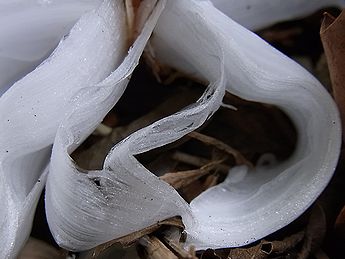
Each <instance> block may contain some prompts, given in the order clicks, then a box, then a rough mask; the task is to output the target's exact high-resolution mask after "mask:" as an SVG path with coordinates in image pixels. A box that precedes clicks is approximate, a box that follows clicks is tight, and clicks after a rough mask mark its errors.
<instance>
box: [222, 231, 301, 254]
mask: <svg viewBox="0 0 345 259" xmlns="http://www.w3.org/2000/svg"><path fill="white" fill-rule="evenodd" d="M303 237H304V231H300V232H298V233H296V234H293V235H291V236H288V237H286V238H284V239H283V240H281V241H280V240H275V241H266V240H262V241H261V242H260V243H259V244H257V245H254V246H252V247H248V248H234V249H231V250H230V252H229V255H228V259H237V258H238V259H240V258H241V259H242V258H243V259H246V258H248V259H249V258H250V259H254V258H255V259H259V258H267V257H268V256H269V255H271V254H283V253H286V252H287V251H289V250H291V249H292V248H294V247H295V246H296V245H297V244H298V243H300V242H301V241H302V239H303Z"/></svg>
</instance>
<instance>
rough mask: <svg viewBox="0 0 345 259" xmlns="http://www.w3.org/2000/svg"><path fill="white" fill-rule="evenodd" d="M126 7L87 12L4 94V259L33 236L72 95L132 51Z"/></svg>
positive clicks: (108, 5) (0, 127)
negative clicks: (58, 134) (33, 224)
mask: <svg viewBox="0 0 345 259" xmlns="http://www.w3.org/2000/svg"><path fill="white" fill-rule="evenodd" d="M121 6H122V5H116V4H115V3H114V2H113V1H105V2H104V3H103V4H102V5H101V7H100V8H99V9H96V10H94V11H92V12H91V13H88V14H86V15H85V16H83V18H82V19H81V20H80V21H79V22H78V23H77V24H76V25H75V26H74V27H73V29H72V31H71V32H70V35H69V37H67V38H65V39H64V40H62V41H61V42H60V44H59V46H58V47H57V49H56V50H55V51H54V53H53V54H52V55H51V56H50V57H49V58H48V59H47V60H45V62H43V63H42V64H41V65H40V66H39V67H37V68H36V69H35V70H34V71H33V72H31V73H30V74H28V75H27V76H25V77H24V78H23V79H21V80H20V81H18V82H16V83H15V84H14V85H13V86H12V87H11V88H10V89H9V90H8V91H7V92H5V93H4V94H3V95H2V96H1V98H0V120H1V122H0V132H1V135H0V189H1V193H0V195H1V197H0V201H1V202H0V203H1V208H2V209H1V210H0V236H1V237H6V238H1V239H0V248H1V249H0V257H1V258H6V257H14V256H15V255H16V253H18V250H19V249H20V248H21V246H22V245H23V243H24V242H25V240H26V238H27V237H28V234H29V232H30V229H31V221H32V217H33V214H34V208H35V206H36V202H37V199H38V197H39V195H40V193H41V190H42V188H43V186H44V183H45V176H44V177H42V179H41V180H40V181H38V180H39V177H40V175H41V174H42V173H43V169H44V168H45V167H46V165H47V163H48V160H49V156H50V152H51V151H50V150H51V144H52V143H53V141H54V137H55V134H56V131H57V127H58V125H59V124H60V122H61V120H62V118H64V117H65V115H66V114H65V113H66V112H67V111H68V110H69V109H70V108H71V107H72V106H71V104H72V102H71V99H72V98H77V96H75V95H76V93H77V92H78V91H79V90H80V89H81V88H84V87H85V86H88V85H92V84H95V83H98V82H99V81H101V80H102V79H104V78H105V77H106V76H108V75H109V73H110V72H111V71H112V70H113V69H114V68H115V67H116V66H117V65H118V63H119V62H120V61H121V60H122V59H123V56H124V54H125V53H126V46H125V45H126V44H125V42H124V41H125V40H124V39H125V38H126V30H125V26H124V22H123V20H124V18H123V15H122V16H121V14H122V13H123V10H122V9H121ZM119 14H120V15H119ZM110 21H111V22H110ZM112 22H114V23H115V24H116V26H114V24H113V23H112ZM99 42H102V44H99ZM28 52H30V51H28ZM32 55H33V54H32ZM37 55H38V54H37ZM12 56H14V53H13V55H12ZM35 57H36V55H33V56H31V54H29V53H28V55H27V57H26V58H27V59H28V60H31V58H33V59H34V58H35Z"/></svg>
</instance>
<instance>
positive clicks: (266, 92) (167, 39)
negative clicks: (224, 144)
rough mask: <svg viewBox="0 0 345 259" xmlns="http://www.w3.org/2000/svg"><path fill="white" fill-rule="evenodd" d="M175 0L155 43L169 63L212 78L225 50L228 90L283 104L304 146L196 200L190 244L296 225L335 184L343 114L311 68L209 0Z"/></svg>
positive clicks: (223, 243) (230, 242)
mask: <svg viewBox="0 0 345 259" xmlns="http://www.w3.org/2000/svg"><path fill="white" fill-rule="evenodd" d="M168 3H169V4H168V6H167V8H166V9H165V11H164V12H163V14H162V15H161V18H160V20H159V21H158V26H157V27H156V30H155V34H154V35H155V37H154V41H153V42H154V47H155V49H156V54H157V56H158V57H159V59H160V61H161V62H163V63H165V64H169V65H172V66H174V67H176V68H179V69H182V70H183V71H185V72H187V73H191V74H193V75H194V76H199V77H203V78H204V79H207V78H208V77H209V74H211V73H213V71H214V69H217V68H218V66H217V63H214V61H215V59H214V57H215V56H217V55H219V52H218V49H221V50H222V51H223V53H224V63H225V72H224V73H225V76H226V79H227V81H226V87H227V90H228V91H229V92H231V93H233V94H235V95H237V96H239V97H241V98H244V99H247V100H252V101H259V102H263V103H270V104H274V105H277V106H278V107H280V108H281V109H282V110H284V111H285V112H286V113H287V114H288V115H289V116H290V118H291V119H292V121H293V122H294V124H295V126H296V127H297V131H298V147H297V150H296V151H295V153H294V154H293V156H292V157H291V158H290V159H289V160H288V161H287V162H285V163H283V164H281V165H278V166H276V167H273V168H265V167H259V168H257V169H255V172H250V171H249V172H248V173H246V174H245V177H244V178H243V179H242V180H241V181H235V182H233V181H231V179H229V180H227V181H225V182H224V183H222V184H221V185H218V186H216V187H214V188H211V189H209V190H207V191H206V192H204V193H202V194H201V195H200V196H199V197H197V198H196V199H194V200H193V201H192V202H191V209H192V213H193V216H194V218H195V220H196V222H197V224H196V225H194V226H192V227H191V226H189V225H188V224H187V225H186V230H187V233H188V234H189V235H188V236H187V238H188V239H187V244H193V245H196V247H197V249H202V248H208V247H212V248H219V247H228V246H238V245H245V244H247V243H250V242H253V241H255V240H257V239H259V238H261V237H264V236H265V235H268V234H270V233H272V232H274V231H276V230H278V229H279V228H281V227H283V226H285V225H286V224H288V223H290V222H291V221H292V220H294V219H295V218H296V217H297V216H299V215H300V214H301V213H302V212H303V211H304V210H305V209H306V208H307V207H308V206H309V205H310V204H311V203H312V202H313V201H314V200H315V199H316V197H317V196H318V195H319V194H320V192H321V191H322V190H323V189H324V187H325V186H326V185H327V183H328V181H329V180H330V178H331V176H332V174H333V171H334V168H335V166H336V163H337V159H338V155H339V149H340V142H341V141H340V123H339V117H338V111H337V108H336V106H335V104H334V102H333V100H332V99H331V97H330V96H329V95H328V93H327V92H326V91H325V90H324V88H323V87H322V86H321V85H320V83H319V82H318V81H317V80H316V79H315V78H314V77H313V76H311V75H310V74H309V73H308V72H307V71H306V70H304V69H303V68H302V67H300V66H299V65H298V64H296V63H295V62H294V61H292V60H290V59H289V58H287V57H286V56H284V55H283V54H281V53H279V52H278V51H277V50H275V49H274V48H272V47H271V46H270V45H268V44H267V43H266V42H264V41H263V40H261V39H260V38H259V37H258V36H256V35H255V34H253V33H251V32H250V31H248V30H246V29H245V28H243V27H242V26H240V25H238V24H237V23H235V22H233V21H232V20H231V19H229V18H228V17H226V16H225V15H223V14H222V13H220V12H219V11H218V10H217V9H216V8H212V6H211V4H210V3H209V2H207V1H201V2H200V1H199V2H197V1H184V0H176V1H171V2H168ZM167 28H169V29H167ZM208 30H210V31H212V32H213V33H212V34H210V33H208V32H207V31H208ZM182 39H183V40H182ZM215 50H216V51H215ZM204 64H207V66H205V65H204ZM205 70H206V71H205ZM229 119H231V118H229ZM321 147H322V148H321ZM229 177H231V176H229Z"/></svg>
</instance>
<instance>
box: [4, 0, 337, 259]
mask: <svg viewBox="0 0 345 259" xmlns="http://www.w3.org/2000/svg"><path fill="white" fill-rule="evenodd" d="M221 2H222V1H215V3H216V4H221ZM232 2H240V1H232ZM247 2H248V3H249V2H250V3H251V2H253V3H256V2H259V1H243V3H247ZM266 2H269V1H266ZM295 2H296V3H297V1H291V3H295ZM299 2H304V4H305V6H309V7H308V8H306V10H305V12H309V11H310V10H311V9H312V7H311V6H312V4H310V2H312V3H314V6H316V7H319V6H320V5H319V3H321V2H323V3H325V2H327V1H299ZM316 3H317V4H316ZM223 4H224V2H223ZM220 6H221V5H220ZM237 6H238V5H237ZM272 6H273V5H272ZM225 7H227V6H225ZM276 7H277V8H278V7H279V6H277V5H276ZM278 9H279V8H278ZM225 10H231V9H229V8H228V9H225ZM291 10H292V11H291V12H292V13H293V10H295V9H294V8H292V9H291ZM86 11H88V12H86ZM85 12H86V13H85ZM0 13H1V15H0V21H1V22H0V24H1V26H2V27H1V28H0V32H2V38H1V40H0V74H1V78H0V90H1V92H0V93H4V94H3V95H2V96H1V98H0V132H1V133H0V189H1V193H0V195H1V197H0V207H1V210H0V232H1V233H0V236H1V237H2V238H1V239H0V257H1V258H13V257H15V256H16V255H17V253H18V252H19V251H20V249H21V247H22V246H23V244H24V242H25V241H26V239H27V237H28V235H29V233H30V229H31V222H32V218H33V215H34V212H35V206H36V203H37V200H38V198H39V196H40V193H41V191H42V189H43V188H44V186H45V188H46V201H45V202H46V214H47V219H48V223H49V227H50V229H51V232H52V234H53V236H54V238H55V240H56V241H57V243H58V244H59V245H61V246H62V247H64V248H66V249H69V250H72V251H80V250H86V249H89V248H92V247H94V246H96V245H98V244H101V243H104V242H106V241H109V240H111V239H115V238H118V237H121V236H123V235H126V234H129V233H131V232H133V231H137V230H140V229H142V228H144V227H147V226H149V225H152V224H154V223H156V222H157V221H160V220H163V219H166V218H169V217H172V216H176V215H181V216H182V220H183V222H184V224H185V226H186V233H187V241H186V246H188V245H191V244H193V245H195V246H196V248H197V249H202V248H208V247H211V248H219V247H229V246H239V245H244V244H247V243H249V242H252V241H255V240H257V239H259V238H261V237H264V236H265V235H267V234H270V233H272V232H273V231H276V230H278V229H279V228H281V227H283V226H285V225H286V224H288V223H289V222H291V221H292V220H294V219H295V218H296V217H298V216H299V215H300V214H301V213H302V212H303V211H304V210H306V208H307V207H308V206H309V205H310V204H311V203H312V202H313V201H314V200H315V199H316V197H317V196H318V195H319V194H320V192H321V191H322V190H323V189H324V187H325V186H326V185H327V183H328V181H329V180H330V178H331V176H332V174H333V171H334V168H335V166H336V163H337V159H338V155H339V149H340V122H339V117H338V111H337V109H336V107H335V105H334V103H333V101H332V99H331V97H330V96H329V95H328V94H327V93H326V91H325V90H324V88H323V87H322V86H321V85H320V83H319V82H318V81H317V80H316V79H315V78H314V77H313V76H311V75H310V74H309V73H308V72H306V71H305V70H304V69H303V68H301V67H300V66H299V65H297V64H296V63H295V62H293V61H292V60H290V59H289V58H287V57H286V56H284V55H283V54H281V53H280V52H278V51H277V50H275V49H274V48H272V47H271V46H270V45H268V44H267V43H265V42H264V41H263V40H262V39H260V38H259V37H258V36H256V35H255V34H253V33H252V32H250V31H248V30H247V29H245V28H244V27H242V26H241V25H239V24H237V23H236V22H234V21H233V20H231V19H230V18H229V17H227V16H226V15H224V14H223V13H221V12H220V11H219V10H218V9H216V8H215V7H214V6H213V5H212V3H211V2H209V1H197V0H158V1H155V0H144V1H142V2H141V5H140V7H139V10H138V14H137V17H136V19H135V20H136V21H137V22H136V23H133V24H132V25H133V26H134V27H133V28H134V29H136V31H137V32H138V33H137V35H136V37H135V40H134V43H133V44H132V46H131V47H130V48H129V49H128V47H127V44H128V40H129V39H132V36H133V35H131V34H129V31H128V30H127V26H128V25H129V24H131V23H132V22H133V19H132V18H133V17H132V18H131V17H130V16H129V15H126V10H125V4H124V1H122V0H121V1H120V0H104V1H91V0H74V1H67V0H60V1H56V2H55V1H33V0H32V1H31V0H29V1H28V0H26V1H24V0H16V1H2V2H1V3H0ZM83 13H85V14H84V15H82V14H83ZM127 13H128V10H127ZM81 15H82V16H81ZM295 15H301V13H299V12H296V13H295V14H292V16H295ZM79 16H81V18H80V19H79V20H78V21H77V22H76V24H75V25H74V26H73V28H72V29H71V30H70V28H71V26H72V25H73V24H74V23H75V21H76V19H77V18H79ZM251 17H252V18H250V19H251V24H252V25H253V26H252V27H255V26H254V24H255V23H256V22H255V19H257V23H258V24H259V26H261V25H265V23H270V22H273V21H272V20H271V21H269V22H267V21H266V22H262V21H261V20H262V17H261V18H260V15H255V16H251ZM285 18H287V17H285ZM248 19H249V18H248ZM4 24H6V27H4ZM23 24H24V25H25V30H23V29H22V28H23ZM249 27H251V26H249ZM69 30H70V32H69V34H67V32H68V31H69ZM151 35H152V37H151ZM62 36H64V37H63V39H62V40H61V41H60V43H59V44H58V46H57V47H56V49H55V50H54V51H53V52H52V53H51V54H50V56H49V57H47V56H48V55H49V53H50V50H51V49H52V48H53V47H54V44H57V43H58V39H59V38H60V37H62ZM150 37H151V39H150ZM149 39H150V43H149V44H150V48H151V49H152V50H153V52H152V53H153V54H154V55H155V58H156V59H158V60H159V62H160V63H162V64H165V65H168V66H171V67H174V68H176V69H178V70H181V71H183V72H185V73H188V74H191V75H193V76H196V77H198V78H200V79H202V80H204V81H206V82H209V85H208V87H207V89H206V90H205V93H204V94H203V95H202V96H201V97H200V99H199V100H198V101H197V102H196V103H195V104H194V105H192V106H189V107H186V108H185V109H183V110H181V111H180V112H178V113H176V114H173V115H171V116H169V117H166V118H163V119H161V120H159V121H157V122H155V123H153V124H152V125H150V126H148V127H145V128H142V129H140V130H138V131H137V132H134V133H133V134H131V135H130V136H128V137H127V138H126V139H124V140H123V141H122V142H120V143H118V144H117V145H116V146H114V147H113V149H112V150H111V151H110V152H109V154H108V156H107V157H106V159H105V162H104V166H103V169H102V170H98V171H86V170H82V169H80V168H79V167H78V166H77V165H76V164H75V163H74V161H73V160H72V159H71V157H70V154H71V153H72V152H73V150H75V149H76V148H77V147H78V145H80V143H81V142H82V141H83V140H84V139H85V138H86V137H87V136H88V135H89V134H90V133H91V132H92V131H93V130H94V129H95V128H96V127H97V125H98V124H99V123H100V122H101V121H102V119H103V117H104V116H105V115H106V114H107V112H108V111H109V110H110V109H111V108H112V107H113V106H114V105H115V104H116V102H117V101H118V100H119V98H120V96H121V95H122V93H123V92H124V91H125V89H126V85H127V83H128V81H129V79H130V76H131V74H132V72H133V70H134V68H135V67H136V65H137V64H138V62H139V58H140V56H141V54H142V52H143V50H144V48H145V46H146V45H147V43H148V41H149ZM46 57H47V58H46ZM45 58H46V59H45ZM44 59H45V60H44ZM42 60H44V61H43V62H42V63H41V64H40V65H38V64H39V63H40V62H41V61H42ZM36 65H38V66H37V68H36V69H34V70H33V71H32V72H30V73H28V74H27V75H25V74H26V73H27V72H29V71H30V69H32V67H33V66H36ZM23 75H25V76H24V77H23V78H21V79H20V77H22V76H23ZM18 79H20V80H18ZM16 80H18V81H16ZM13 82H15V83H14V84H13ZM12 84H13V85H12ZM8 88H9V89H8ZM7 89H8V90H7ZM225 91H229V92H231V93H232V94H235V95H237V96H239V97H241V98H244V99H246V100H252V101H259V102H263V103H269V104H274V105H276V106H278V107H280V108H281V109H282V110H283V111H285V112H286V113H287V114H288V115H289V116H290V118H291V119H292V121H293V122H294V124H295V126H296V128H297V131H298V136H299V137H298V147H297V149H296V151H295V152H294V154H293V155H292V157H291V158H290V159H289V160H288V161H286V162H284V163H282V164H279V165H277V166H275V167H258V168H256V169H250V170H249V169H247V168H244V167H240V168H235V169H234V171H233V173H231V174H229V177H228V178H227V179H226V180H225V182H224V183H222V184H220V185H217V186H215V187H213V188H211V189H209V190H207V191H206V192H204V193H202V194H201V195H200V196H198V197H197V198H196V199H194V200H193V201H192V202H191V204H188V203H186V202H185V201H184V200H183V199H182V198H181V197H180V196H179V194H178V193H177V192H176V191H175V190H174V189H173V188H172V187H171V186H170V185H168V184H167V183H165V182H163V181H161V180H159V178H157V177H156V176H155V175H154V174H152V173H151V172H150V171H148V170H147V169H146V168H145V167H144V166H143V165H142V164H140V163H139V162H138V161H137V160H136V158H135V157H134V156H135V155H137V154H140V153H143V152H146V151H149V150H151V149H154V148H157V147H160V146H163V145H166V144H168V143H171V142H173V141H175V140H177V139H179V138H181V137H182V136H184V135H186V134H187V133H189V132H191V131H193V130H195V129H197V128H198V127H199V126H200V125H202V124H203V123H204V122H205V121H206V120H207V119H208V118H209V117H210V116H212V114H213V113H214V112H215V111H216V110H217V109H218V108H219V107H220V105H221V102H222V97H223V95H224V93H225ZM143 98H144V97H143ZM229 119H231V118H229ZM252 171H255V172H252ZM239 176H240V177H239ZM96 182H97V184H96ZM210 219H212V220H210ZM4 237H5V238H4Z"/></svg>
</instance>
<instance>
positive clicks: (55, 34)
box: [0, 0, 100, 96]
mask: <svg viewBox="0 0 345 259" xmlns="http://www.w3.org/2000/svg"><path fill="white" fill-rule="evenodd" d="M99 3H100V0H97V1H92V0H74V1H69V0H59V1H56V0H54V1H46V2H45V1H35V0H14V1H12V0H6V1H5V0H2V1H0V35H1V40H0V75H1V77H0V96H1V95H2V94H3V93H4V92H5V91H6V90H7V89H8V88H9V87H10V86H11V85H12V84H13V83H14V82H15V81H17V80H19V79H20V78H21V77H23V76H25V75H26V74H27V73H28V72H30V71H32V70H33V69H34V68H35V67H36V66H37V65H38V64H39V63H41V62H42V61H43V59H45V58H46V57H47V56H48V55H49V54H50V53H51V51H52V50H53V49H54V48H55V47H56V45H57V44H58V43H59V41H60V39H61V38H62V37H63V36H64V35H67V34H68V33H69V31H70V29H71V27H72V26H73V25H74V24H75V22H76V21H77V20H78V19H79V18H80V16H81V15H82V14H83V13H85V12H87V11H89V10H92V9H94V8H96V7H97V6H98V5H99Z"/></svg>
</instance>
